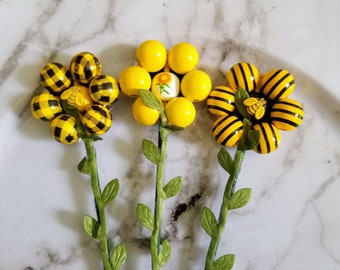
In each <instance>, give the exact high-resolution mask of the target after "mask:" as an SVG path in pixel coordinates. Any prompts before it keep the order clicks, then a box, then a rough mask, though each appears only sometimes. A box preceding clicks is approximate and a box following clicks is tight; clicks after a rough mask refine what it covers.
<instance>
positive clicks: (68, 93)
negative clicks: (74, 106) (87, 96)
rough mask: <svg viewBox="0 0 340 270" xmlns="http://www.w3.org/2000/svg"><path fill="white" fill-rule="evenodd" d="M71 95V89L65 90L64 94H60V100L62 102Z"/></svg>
mask: <svg viewBox="0 0 340 270" xmlns="http://www.w3.org/2000/svg"><path fill="white" fill-rule="evenodd" d="M71 94H72V89H67V90H65V91H64V92H62V94H61V96H60V98H61V99H63V100H65V99H68V98H69V97H70V95H71Z"/></svg>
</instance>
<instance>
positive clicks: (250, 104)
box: [243, 97, 258, 107]
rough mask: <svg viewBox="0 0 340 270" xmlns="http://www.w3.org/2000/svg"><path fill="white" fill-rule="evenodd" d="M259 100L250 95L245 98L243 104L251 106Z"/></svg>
mask: <svg viewBox="0 0 340 270" xmlns="http://www.w3.org/2000/svg"><path fill="white" fill-rule="evenodd" d="M257 102H258V100H257V99H256V98H253V97H250V98H246V99H245V100H243V105H245V106H248V107H250V106H253V105H254V104H256V103H257Z"/></svg>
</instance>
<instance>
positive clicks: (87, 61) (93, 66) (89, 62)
mask: <svg viewBox="0 0 340 270" xmlns="http://www.w3.org/2000/svg"><path fill="white" fill-rule="evenodd" d="M70 71H71V75H72V78H73V80H75V81H76V82H79V83H83V84H88V83H90V81H91V80H92V79H93V78H94V77H95V76H97V75H100V74H101V72H102V64H101V63H100V61H99V59H98V58H97V57H96V56H95V55H94V54H92V53H90V52H81V53H78V54H76V55H75V56H74V57H73V58H72V60H71V64H70Z"/></svg>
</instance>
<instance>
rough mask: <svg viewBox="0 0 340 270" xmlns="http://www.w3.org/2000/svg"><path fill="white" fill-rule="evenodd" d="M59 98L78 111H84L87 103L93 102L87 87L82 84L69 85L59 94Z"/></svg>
mask: <svg viewBox="0 0 340 270" xmlns="http://www.w3.org/2000/svg"><path fill="white" fill-rule="evenodd" d="M60 98H61V99H62V100H66V101H67V103H69V104H70V105H73V106H75V107H77V108H78V109H79V110H80V111H84V110H85V108H86V106H87V105H90V104H93V101H92V99H91V97H90V94H89V90H88V88H87V87H86V86H82V85H74V86H72V87H70V88H69V89H67V90H65V91H64V92H63V93H62V94H61V96H60Z"/></svg>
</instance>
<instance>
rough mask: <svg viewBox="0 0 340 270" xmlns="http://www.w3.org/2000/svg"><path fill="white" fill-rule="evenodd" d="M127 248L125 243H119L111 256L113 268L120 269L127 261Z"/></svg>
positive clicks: (114, 269)
mask: <svg viewBox="0 0 340 270" xmlns="http://www.w3.org/2000/svg"><path fill="white" fill-rule="evenodd" d="M126 256H127V253H126V248H125V245H124V243H119V244H118V245H117V246H116V247H115V248H114V249H113V250H112V254H111V257H110V263H111V266H112V270H118V269H119V268H120V267H121V266H122V265H123V264H124V263H125V261H126Z"/></svg>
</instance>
